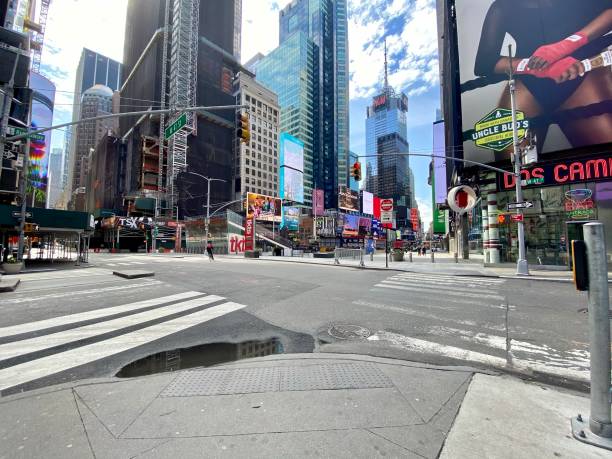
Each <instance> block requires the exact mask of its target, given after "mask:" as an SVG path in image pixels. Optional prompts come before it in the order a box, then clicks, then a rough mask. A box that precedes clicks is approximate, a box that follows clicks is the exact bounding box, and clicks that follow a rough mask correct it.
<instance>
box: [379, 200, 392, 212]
mask: <svg viewBox="0 0 612 459" xmlns="http://www.w3.org/2000/svg"><path fill="white" fill-rule="evenodd" d="M380 210H384V211H385V212H389V211H391V210H393V199H381V200H380Z"/></svg>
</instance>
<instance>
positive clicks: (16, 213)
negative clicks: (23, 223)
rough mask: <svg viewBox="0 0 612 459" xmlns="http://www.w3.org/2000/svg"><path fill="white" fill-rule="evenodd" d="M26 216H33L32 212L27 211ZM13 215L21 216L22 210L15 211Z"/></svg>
mask: <svg viewBox="0 0 612 459" xmlns="http://www.w3.org/2000/svg"><path fill="white" fill-rule="evenodd" d="M25 216H26V218H32V212H26V213H25ZM13 217H15V218H19V217H21V212H19V211H15V212H13Z"/></svg>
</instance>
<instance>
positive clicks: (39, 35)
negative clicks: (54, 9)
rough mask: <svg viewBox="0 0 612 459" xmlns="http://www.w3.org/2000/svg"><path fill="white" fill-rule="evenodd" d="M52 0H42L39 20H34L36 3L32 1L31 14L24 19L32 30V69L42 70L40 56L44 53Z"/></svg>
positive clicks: (29, 6)
mask: <svg viewBox="0 0 612 459" xmlns="http://www.w3.org/2000/svg"><path fill="white" fill-rule="evenodd" d="M50 3H51V0H41V2H40V12H39V13H38V18H37V19H38V21H36V20H34V14H35V12H34V7H35V4H34V3H32V2H30V4H29V5H28V11H29V12H30V14H29V16H28V17H27V18H26V20H25V21H24V27H25V28H27V29H29V30H30V31H31V32H32V42H31V48H32V50H33V51H34V53H33V56H32V70H33V71H35V72H37V73H38V72H40V58H41V55H42V49H43V43H44V40H45V28H46V26H47V16H48V15H49V4H50Z"/></svg>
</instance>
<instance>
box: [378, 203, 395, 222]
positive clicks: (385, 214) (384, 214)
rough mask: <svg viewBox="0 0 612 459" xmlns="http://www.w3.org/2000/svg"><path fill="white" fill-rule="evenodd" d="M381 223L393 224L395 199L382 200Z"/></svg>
mask: <svg viewBox="0 0 612 459" xmlns="http://www.w3.org/2000/svg"><path fill="white" fill-rule="evenodd" d="M380 222H381V223H393V199H381V200H380Z"/></svg>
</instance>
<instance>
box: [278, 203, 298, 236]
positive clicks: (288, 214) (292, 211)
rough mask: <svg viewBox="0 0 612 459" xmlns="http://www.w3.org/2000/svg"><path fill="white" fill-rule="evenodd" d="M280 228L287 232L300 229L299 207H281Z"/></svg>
mask: <svg viewBox="0 0 612 459" xmlns="http://www.w3.org/2000/svg"><path fill="white" fill-rule="evenodd" d="M281 228H287V229H288V230H289V231H297V230H298V229H299V228H300V208H299V207H288V206H284V207H283V222H282V223H281Z"/></svg>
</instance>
